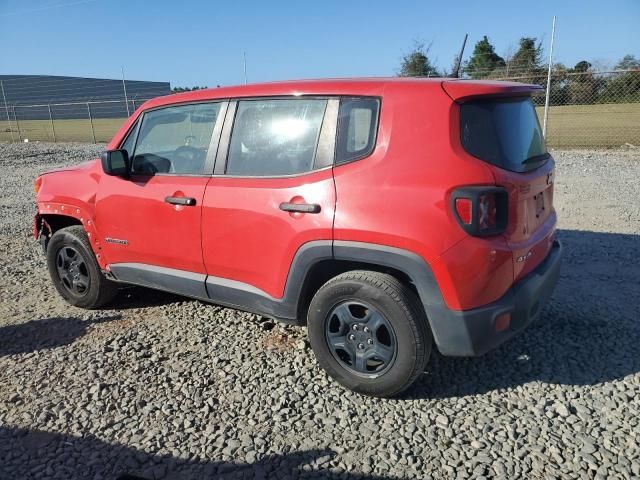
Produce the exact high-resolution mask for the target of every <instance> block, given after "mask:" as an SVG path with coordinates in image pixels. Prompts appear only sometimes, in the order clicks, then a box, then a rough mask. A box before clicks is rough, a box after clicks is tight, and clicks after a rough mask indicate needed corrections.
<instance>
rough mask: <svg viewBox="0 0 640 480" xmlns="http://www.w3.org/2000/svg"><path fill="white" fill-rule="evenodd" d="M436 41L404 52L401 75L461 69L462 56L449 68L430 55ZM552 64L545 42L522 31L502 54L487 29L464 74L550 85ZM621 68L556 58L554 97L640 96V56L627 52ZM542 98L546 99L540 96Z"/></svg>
mask: <svg viewBox="0 0 640 480" xmlns="http://www.w3.org/2000/svg"><path fill="white" fill-rule="evenodd" d="M430 47H431V46H430V45H425V44H424V43H420V42H416V43H415V44H414V46H413V49H412V50H411V51H410V52H409V53H407V54H405V55H404V56H403V57H402V60H401V64H400V70H399V71H398V75H399V76H402V77H448V76H452V72H455V71H456V68H455V67H456V64H457V63H458V58H457V56H456V57H455V58H454V59H453V63H452V66H451V68H450V69H449V70H447V69H444V70H440V69H438V67H437V66H436V65H435V63H434V62H433V61H432V59H431V58H430V57H429V50H430ZM547 70H548V64H547V63H545V61H544V58H543V51H542V42H540V41H538V40H537V39H536V38H534V37H522V38H521V39H520V40H519V42H518V47H517V49H516V50H515V52H513V53H512V54H509V55H505V57H502V56H500V55H498V53H497V52H496V49H495V46H494V45H493V44H492V43H491V42H490V40H489V38H488V37H487V36H486V35H485V36H484V37H482V39H481V40H480V41H478V42H477V43H476V44H475V46H474V48H473V52H472V53H471V56H470V57H469V59H468V60H466V61H464V62H462V63H461V66H460V70H459V74H458V76H459V77H461V78H467V79H474V80H480V79H495V80H497V79H503V80H507V79H508V80H514V81H519V82H524V83H535V84H538V85H542V86H546V82H547ZM614 70H615V71H619V72H616V73H598V72H597V71H595V69H594V68H593V65H592V64H591V63H590V62H588V61H586V60H581V61H579V62H578V63H576V64H575V65H574V66H573V67H568V66H566V65H564V64H563V63H554V64H553V67H552V70H551V71H552V81H551V92H550V97H551V101H552V104H553V105H567V104H579V105H580V104H592V103H627V102H640V60H638V59H636V57H635V56H634V55H625V56H624V57H623V58H622V59H620V60H619V61H618V62H617V63H616V65H615V67H614ZM536 100H537V101H541V100H540V99H539V98H538V99H536Z"/></svg>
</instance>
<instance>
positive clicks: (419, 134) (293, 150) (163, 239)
mask: <svg viewBox="0 0 640 480" xmlns="http://www.w3.org/2000/svg"><path fill="white" fill-rule="evenodd" d="M538 88H539V87H537V86H532V85H523V84H518V83H505V82H480V81H461V80H448V79H358V80H322V81H298V82H279V83H269V84H262V85H248V86H239V87H229V88H217V89H211V90H201V91H197V92H189V93H185V94H180V95H171V96H167V97H162V98H157V99H154V100H150V101H148V102H146V103H145V104H144V105H143V106H142V107H141V108H139V109H138V111H136V113H135V114H134V115H133V116H132V117H131V118H130V119H129V120H128V121H127V122H126V123H125V124H124V125H123V126H122V128H121V129H120V131H119V132H118V133H117V134H116V135H115V137H114V138H113V140H112V141H111V143H110V144H109V145H108V146H107V150H106V151H105V152H104V153H103V155H102V158H101V160H95V161H91V162H88V163H85V164H83V165H80V166H77V167H74V168H67V169H63V170H62V171H57V172H50V173H46V174H43V175H42V176H40V177H38V178H37V180H36V182H35V189H36V192H37V204H38V213H37V215H36V217H35V229H34V234H35V236H36V237H38V238H40V239H41V242H42V243H43V245H44V247H45V249H46V255H47V262H48V268H49V271H50V273H51V278H52V279H53V282H54V284H55V286H56V288H57V290H58V291H59V292H60V294H61V295H62V296H63V297H64V298H65V299H66V300H67V301H68V302H69V303H71V304H73V305H76V306H79V307H83V308H96V307H99V306H101V305H104V304H105V303H107V302H109V301H110V300H111V299H112V298H113V296H114V295H115V294H116V291H117V288H118V285H120V284H135V285H142V286H146V287H151V288H157V289H160V290H166V291H170V292H175V293H178V294H182V295H185V296H189V297H192V298H197V299H199V300H204V301H207V302H212V303H216V304H221V305H226V306H230V307H233V308H238V309H242V310H247V311H250V312H255V313H257V314H260V315H264V316H267V317H272V318H275V319H277V320H279V321H283V322H289V323H295V324H300V325H304V324H306V325H307V328H308V334H309V340H310V342H311V346H312V348H313V350H314V352H315V354H316V356H317V359H318V362H319V363H320V365H321V366H322V367H323V368H324V369H325V370H326V371H327V372H328V373H329V374H330V375H331V376H332V377H333V378H334V379H336V380H337V381H338V382H340V383H341V384H343V385H345V386H346V387H348V388H351V389H353V390H355V391H358V392H362V393H365V394H369V395H376V396H393V395H396V394H398V393H400V392H402V391H403V390H404V389H406V388H407V387H408V386H409V385H411V384H412V382H413V381H414V380H415V379H416V378H417V377H418V376H419V375H420V374H421V372H423V371H424V369H425V366H426V363H427V361H428V359H429V355H430V353H431V349H432V345H433V344H434V343H435V345H436V346H437V347H438V349H439V350H440V352H441V353H442V354H443V355H463V356H469V355H480V354H482V353H484V352H486V351H488V350H489V349H491V348H493V347H495V346H497V345H498V344H500V343H502V342H503V341H505V340H506V339H508V338H509V337H511V336H512V335H513V334H514V333H516V332H518V331H519V330H522V329H523V328H524V327H525V325H527V324H528V323H529V322H531V321H532V320H534V319H535V318H536V317H538V316H539V315H540V312H541V310H542V306H543V304H544V303H545V302H546V301H547V300H548V298H549V297H550V295H551V293H552V291H553V289H554V287H555V284H556V282H557V279H558V274H559V268H560V259H561V246H560V244H559V243H558V241H557V240H555V226H556V214H555V211H554V208H553V181H554V162H553V159H552V158H551V156H550V155H549V154H548V153H547V151H546V148H545V144H544V139H543V137H542V133H541V130H540V126H539V123H538V119H537V116H536V111H535V108H534V105H533V102H532V100H531V95H532V94H533V93H535V92H536V91H537V90H538Z"/></svg>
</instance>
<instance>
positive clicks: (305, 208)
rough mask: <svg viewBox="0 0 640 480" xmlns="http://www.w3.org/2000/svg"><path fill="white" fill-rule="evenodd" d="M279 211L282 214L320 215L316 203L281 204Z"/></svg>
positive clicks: (318, 206)
mask: <svg viewBox="0 0 640 480" xmlns="http://www.w3.org/2000/svg"><path fill="white" fill-rule="evenodd" d="M280 210H282V211H284V212H298V213H320V210H321V208H320V205H318V204H317V203H288V202H283V203H281V204H280Z"/></svg>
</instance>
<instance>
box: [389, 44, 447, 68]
mask: <svg viewBox="0 0 640 480" xmlns="http://www.w3.org/2000/svg"><path fill="white" fill-rule="evenodd" d="M429 49H430V46H427V47H426V46H425V45H424V43H421V42H415V43H414V46H413V50H411V51H410V52H409V53H407V54H406V55H405V56H404V57H402V62H401V64H400V71H399V72H398V76H400V77H438V76H439V73H438V70H437V68H436V67H435V65H433V63H431V60H430V59H429Z"/></svg>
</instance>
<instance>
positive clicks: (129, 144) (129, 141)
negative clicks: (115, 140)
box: [120, 122, 140, 158]
mask: <svg viewBox="0 0 640 480" xmlns="http://www.w3.org/2000/svg"><path fill="white" fill-rule="evenodd" d="M139 125H140V123H139V122H136V124H135V125H134V126H133V128H131V129H130V130H129V133H128V134H127V138H126V139H125V141H124V142H122V145H121V146H120V149H122V150H126V151H127V154H128V155H129V158H131V156H132V155H133V146H134V144H135V142H136V132H137V131H138V126H139Z"/></svg>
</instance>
